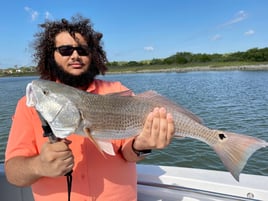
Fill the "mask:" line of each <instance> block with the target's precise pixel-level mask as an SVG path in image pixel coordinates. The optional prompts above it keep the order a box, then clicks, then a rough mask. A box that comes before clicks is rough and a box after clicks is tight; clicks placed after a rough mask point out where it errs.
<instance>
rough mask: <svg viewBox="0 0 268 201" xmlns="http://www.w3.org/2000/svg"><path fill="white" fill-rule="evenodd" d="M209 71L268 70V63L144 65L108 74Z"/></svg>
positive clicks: (110, 68)
mask: <svg viewBox="0 0 268 201" xmlns="http://www.w3.org/2000/svg"><path fill="white" fill-rule="evenodd" d="M209 70H219V71H221V70H268V63H267V62H266V63H256V62H255V63H248V62H247V63H243V62H228V63H206V64H188V65H174V64H172V65H142V66H131V67H130V66H127V67H126V66H116V67H113V66H111V67H109V71H108V73H144V72H187V71H209Z"/></svg>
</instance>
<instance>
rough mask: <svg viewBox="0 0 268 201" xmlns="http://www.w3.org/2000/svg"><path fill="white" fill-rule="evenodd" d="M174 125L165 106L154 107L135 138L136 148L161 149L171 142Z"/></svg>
mask: <svg viewBox="0 0 268 201" xmlns="http://www.w3.org/2000/svg"><path fill="white" fill-rule="evenodd" d="M174 131H175V127H174V122H173V117H172V115H171V114H170V113H167V111H166V109H165V108H155V109H154V111H153V112H151V113H150V114H149V115H148V117H147V119H146V122H145V125H144V127H143V130H142V132H141V133H140V134H139V135H138V136H137V137H136V138H135V142H134V144H133V147H134V148H135V149H136V150H146V149H163V148H165V147H166V146H167V145H169V143H170V142H171V139H172V137H173V135H174Z"/></svg>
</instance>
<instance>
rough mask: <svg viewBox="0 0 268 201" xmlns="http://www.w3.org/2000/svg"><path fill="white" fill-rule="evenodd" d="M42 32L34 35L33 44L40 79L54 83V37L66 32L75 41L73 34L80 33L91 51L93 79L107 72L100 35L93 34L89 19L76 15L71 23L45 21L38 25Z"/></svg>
mask: <svg viewBox="0 0 268 201" xmlns="http://www.w3.org/2000/svg"><path fill="white" fill-rule="evenodd" d="M40 27H41V28H43V29H44V30H42V31H41V32H39V33H36V34H35V35H34V37H35V41H34V43H33V46H34V50H35V53H34V54H33V58H34V62H36V63H37V71H38V72H39V73H40V78H42V79H46V80H52V81H55V80H56V79H57V78H56V73H55V69H53V68H55V60H54V56H53V55H54V48H55V37H56V35H57V34H58V33H60V32H63V31H67V32H69V33H70V35H71V36H72V37H73V38H74V39H75V40H76V38H75V33H80V34H81V35H82V36H83V37H84V38H85V40H86V41H87V44H88V47H89V48H90V49H91V57H92V60H91V64H90V68H89V71H90V72H89V73H90V74H91V75H93V77H95V76H96V75H99V74H100V73H101V74H103V75H104V74H105V72H106V71H107V66H106V63H107V57H106V53H105V51H104V50H103V48H102V43H101V38H102V34H101V33H99V32H95V31H94V30H93V28H92V24H91V22H90V20H89V19H87V18H84V17H82V16H81V15H76V16H73V17H72V18H71V21H68V20H66V19H61V20H59V21H46V22H45V23H44V24H41V25H40Z"/></svg>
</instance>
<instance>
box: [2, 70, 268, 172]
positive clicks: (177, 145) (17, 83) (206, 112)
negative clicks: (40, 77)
mask: <svg viewBox="0 0 268 201" xmlns="http://www.w3.org/2000/svg"><path fill="white" fill-rule="evenodd" d="M100 78H102V79H107V80H119V81H121V82H122V83H123V84H124V85H126V86H127V87H129V88H131V89H132V90H133V91H134V92H135V93H139V92H143V91H145V90H151V89H153V90H156V91H158V92H159V93H161V94H162V95H165V96H167V97H168V98H170V99H171V100H174V101H176V102H178V103H180V104H181V105H182V106H184V107H186V108H187V109H189V110H191V111H192V112H194V113H195V114H197V115H198V116H199V117H201V118H202V119H203V121H204V123H205V125H207V126H208V127H211V128H217V129H221V130H229V131H233V132H238V133H244V134H248V135H252V136H255V137H259V138H262V139H264V140H267V141H268V71H253V72H248V71H226V72H215V71H212V72H210V71H209V72H188V73H146V74H122V75H121V74H120V75H107V76H105V77H100ZM33 79H36V77H23V78H0V94H1V99H0V161H3V160H4V150H5V146H6V140H7V136H8V132H9V129H10V124H11V117H12V114H13V112H14V110H15V107H16V103H17V101H18V99H19V98H20V97H21V96H22V95H24V94H25V87H26V85H27V83H29V82H30V81H31V80H33ZM142 163H148V164H159V165H175V166H182V167H194V168H205V169H216V170H225V168H224V167H223V165H222V163H221V162H220V160H219V158H218V156H217V155H216V154H215V153H214V151H212V150H211V149H210V147H209V146H207V145H206V144H204V143H202V142H199V141H197V140H193V139H183V140H173V142H172V143H171V145H170V146H169V147H168V148H167V149H165V150H157V151H154V152H153V154H152V155H151V156H150V157H148V159H146V160H144V161H142ZM243 172H244V173H250V174H260V175H267V176H268V148H265V149H261V150H259V151H257V152H256V153H255V154H254V155H253V156H252V157H251V158H250V159H249V161H248V163H247V165H246V167H245V169H244V170H243Z"/></svg>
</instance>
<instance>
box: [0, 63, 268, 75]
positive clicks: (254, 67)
mask: <svg viewBox="0 0 268 201" xmlns="http://www.w3.org/2000/svg"><path fill="white" fill-rule="evenodd" d="M145 68H146V67H145ZM237 70H238V71H268V64H254V65H236V66H235V65H233V66H194V67H174V66H172V67H170V68H159V69H148V68H147V69H141V70H137V69H133V70H122V71H109V70H108V71H107V72H106V73H105V74H106V75H109V74H127V73H131V74H134V73H184V72H195V71H196V72H197V71H237ZM25 76H38V74H37V73H16V74H8V75H7V74H6V75H1V74H0V78H5V77H25Z"/></svg>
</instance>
